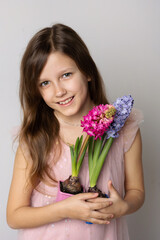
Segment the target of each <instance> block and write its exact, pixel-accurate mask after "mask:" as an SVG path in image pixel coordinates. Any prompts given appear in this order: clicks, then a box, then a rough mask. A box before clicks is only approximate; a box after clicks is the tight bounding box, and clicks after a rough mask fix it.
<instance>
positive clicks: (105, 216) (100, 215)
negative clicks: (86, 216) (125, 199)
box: [91, 211, 114, 221]
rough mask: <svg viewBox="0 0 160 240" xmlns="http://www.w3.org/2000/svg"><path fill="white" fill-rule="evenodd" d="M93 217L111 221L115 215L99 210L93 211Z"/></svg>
mask: <svg viewBox="0 0 160 240" xmlns="http://www.w3.org/2000/svg"><path fill="white" fill-rule="evenodd" d="M91 217H92V218H95V219H101V220H107V221H111V219H113V217H114V216H113V214H104V213H101V212H98V211H93V212H92V215H91Z"/></svg>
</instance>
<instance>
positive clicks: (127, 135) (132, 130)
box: [122, 108, 144, 152]
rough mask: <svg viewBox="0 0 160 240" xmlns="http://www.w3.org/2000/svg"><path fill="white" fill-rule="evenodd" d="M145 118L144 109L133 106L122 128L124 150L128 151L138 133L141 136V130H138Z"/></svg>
mask: <svg viewBox="0 0 160 240" xmlns="http://www.w3.org/2000/svg"><path fill="white" fill-rule="evenodd" d="M143 119H144V117H143V113H142V111H141V110H139V109H135V108H133V109H132V111H131V113H130V115H129V117H128V119H127V120H126V123H125V125H124V127H123V128H122V137H123V145H124V152H127V151H128V150H129V149H130V147H131V145H132V143H133V141H134V139H135V137H136V135H137V134H138V135H139V136H140V131H139V133H137V132H138V130H139V128H140V124H141V123H142V122H143V121H144V120H143Z"/></svg>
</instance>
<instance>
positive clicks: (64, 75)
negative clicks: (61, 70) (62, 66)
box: [62, 72, 72, 78]
mask: <svg viewBox="0 0 160 240" xmlns="http://www.w3.org/2000/svg"><path fill="white" fill-rule="evenodd" d="M71 75H72V73H70V72H69V73H65V74H63V75H62V77H63V78H69V77H70V76H71Z"/></svg>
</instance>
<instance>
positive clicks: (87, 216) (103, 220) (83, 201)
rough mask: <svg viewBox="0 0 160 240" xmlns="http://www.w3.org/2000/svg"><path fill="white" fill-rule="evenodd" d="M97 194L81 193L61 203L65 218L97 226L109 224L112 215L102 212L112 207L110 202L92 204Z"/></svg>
mask: <svg viewBox="0 0 160 240" xmlns="http://www.w3.org/2000/svg"><path fill="white" fill-rule="evenodd" d="M97 196H98V194H97V193H81V194H77V195H75V196H72V197H69V198H67V199H65V200H63V201H61V204H63V205H62V208H61V209H62V212H61V214H63V218H72V219H80V220H84V221H87V222H91V223H96V224H108V220H107V218H108V217H110V215H109V214H108V213H107V214H106V213H105V212H100V210H101V209H105V208H107V207H108V206H109V205H110V202H109V201H106V200H105V201H103V202H90V200H91V199H92V200H93V199H96V198H97Z"/></svg>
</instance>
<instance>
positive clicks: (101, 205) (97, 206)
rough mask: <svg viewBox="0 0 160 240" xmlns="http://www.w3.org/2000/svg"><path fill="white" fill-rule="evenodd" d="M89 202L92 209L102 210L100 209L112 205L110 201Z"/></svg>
mask: <svg viewBox="0 0 160 240" xmlns="http://www.w3.org/2000/svg"><path fill="white" fill-rule="evenodd" d="M88 204H89V207H90V209H91V210H100V209H103V208H106V207H109V206H110V205H111V204H110V202H100V203H90V202H88Z"/></svg>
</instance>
